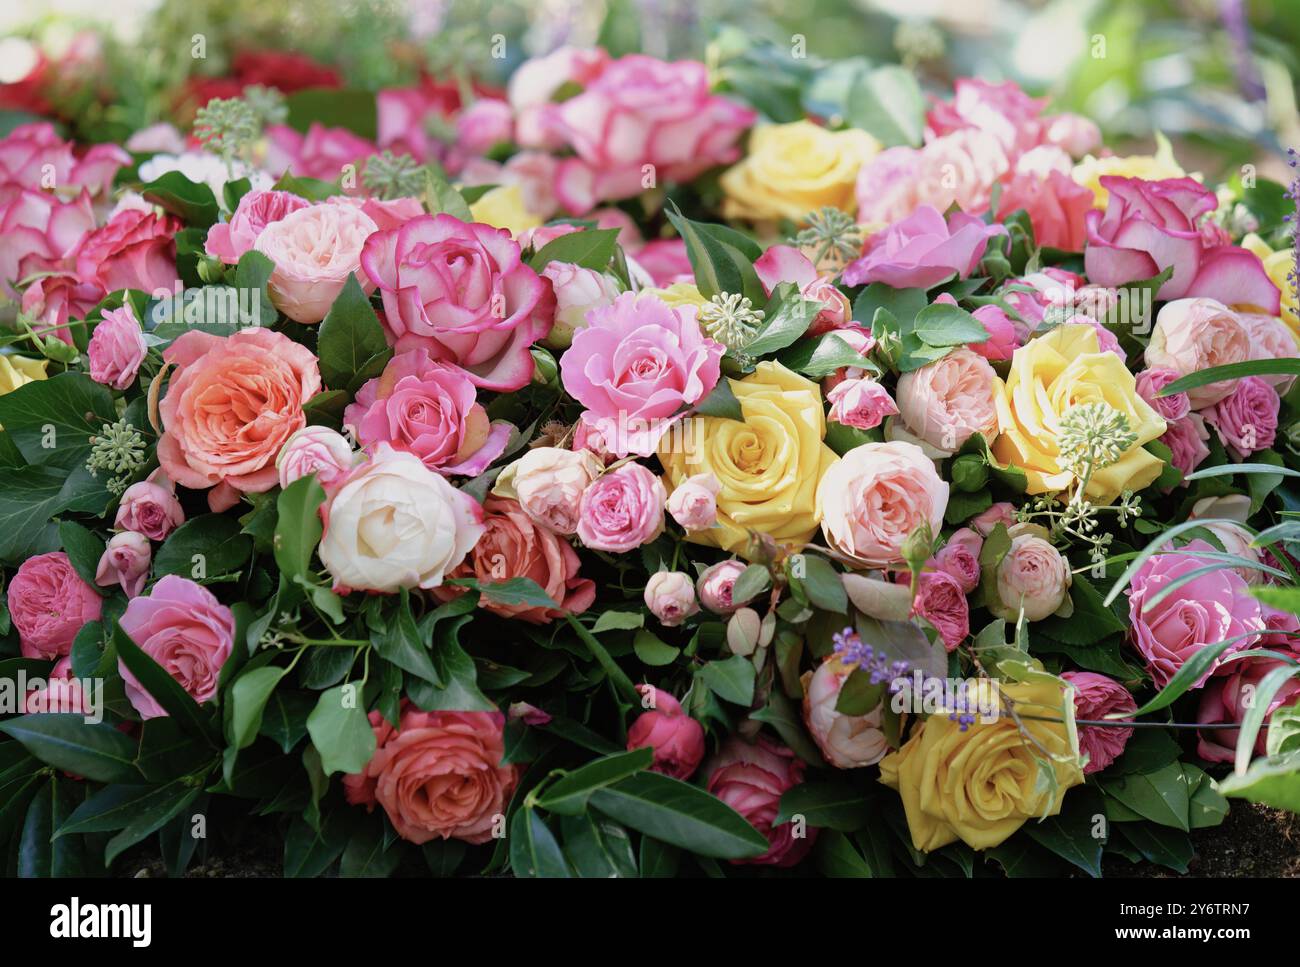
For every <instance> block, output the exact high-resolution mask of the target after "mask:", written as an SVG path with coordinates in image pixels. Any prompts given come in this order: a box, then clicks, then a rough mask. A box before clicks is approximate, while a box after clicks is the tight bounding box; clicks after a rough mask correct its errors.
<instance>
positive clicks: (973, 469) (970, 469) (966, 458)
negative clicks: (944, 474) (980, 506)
mask: <svg viewBox="0 0 1300 967" xmlns="http://www.w3.org/2000/svg"><path fill="white" fill-rule="evenodd" d="M952 482H953V486H955V487H956V488H957V489H958V490H962V491H965V492H966V493H968V494H973V493H975V492H976V491H978V490H983V489H984V485H985V484H987V483H988V482H989V468H988V465H987V464H986V463H985V462H984V458H983V457H981V456H980V455H979V454H977V453H965V454H962V455H961V456H960V457H958V458H957V459H956V460H954V461H953V462H952Z"/></svg>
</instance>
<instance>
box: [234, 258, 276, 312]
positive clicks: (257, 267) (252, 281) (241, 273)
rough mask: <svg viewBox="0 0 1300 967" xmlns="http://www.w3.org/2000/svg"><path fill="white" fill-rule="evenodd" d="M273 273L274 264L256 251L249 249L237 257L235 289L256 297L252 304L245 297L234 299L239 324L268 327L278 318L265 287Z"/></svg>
mask: <svg viewBox="0 0 1300 967" xmlns="http://www.w3.org/2000/svg"><path fill="white" fill-rule="evenodd" d="M274 272H275V263H274V262H273V261H271V259H269V258H268V257H267V256H265V255H263V254H262V253H261V252H259V251H257V250H256V249H249V250H248V251H247V252H245V253H244V254H243V255H241V256H240V257H239V262H238V263H237V264H236V265H235V288H236V289H237V290H240V291H241V292H251V293H254V294H255V295H256V297H257V301H256V302H252V303H250V300H249V299H248V298H247V297H246V296H243V297H239V298H236V299H235V304H236V305H237V306H238V310H239V317H240V318H239V322H240V324H242V325H244V326H270V325H272V324H273V323H274V322H275V320H276V318H277V317H278V316H279V313H278V312H277V310H276V308H275V303H274V302H272V301H271V294H270V291H269V290H268V289H267V287H266V286H267V283H268V282H270V280H271V276H272V274H274ZM245 307H251V308H252V312H251V313H250V312H248V311H246V309H245Z"/></svg>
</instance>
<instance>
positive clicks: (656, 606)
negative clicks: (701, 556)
mask: <svg viewBox="0 0 1300 967" xmlns="http://www.w3.org/2000/svg"><path fill="white" fill-rule="evenodd" d="M645 604H646V607H647V608H649V609H650V611H651V613H652V614H653V615H654V616H655V617H656V618H658V619H659V621H660V623H661V624H663V625H664V626H665V627H667V628H676V627H677V626H678V625H679V624H681V623H682V622H683V621H685V620H686V619H687V618H689V617H690V616H691V615H693V614H695V612H697V611H699V610H700V606H699V603H698V602H697V601H696V600H695V585H694V584H692V583H691V578H690V575H689V574H683V573H682V572H681V571H659V572H657V573H655V574H652V575H650V580H649V581H647V582H646V586H645Z"/></svg>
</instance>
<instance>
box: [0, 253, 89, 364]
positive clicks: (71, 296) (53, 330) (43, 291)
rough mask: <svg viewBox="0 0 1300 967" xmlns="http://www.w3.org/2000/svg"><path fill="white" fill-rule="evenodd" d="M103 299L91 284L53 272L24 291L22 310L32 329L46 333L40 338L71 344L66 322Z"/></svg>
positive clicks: (79, 317) (71, 276) (85, 311)
mask: <svg viewBox="0 0 1300 967" xmlns="http://www.w3.org/2000/svg"><path fill="white" fill-rule="evenodd" d="M0 239H3V236H0ZM0 245H3V242H2V241H0ZM103 296H104V292H103V290H102V289H100V288H99V287H98V286H97V285H95V284H94V283H93V282H81V281H79V280H78V279H77V277H76V276H75V275H74V274H72V273H71V272H55V273H53V274H52V275H43V276H40V277H38V278H36V279H35V280H33V282H32V284H31V285H29V286H28V287H27V288H26V289H25V290H24V291H23V301H22V309H23V314H24V315H26V316H27V317H28V318H29V319H31V320H32V326H33V328H34V329H37V330H42V329H45V330H49V331H48V332H44V333H42V335H44V336H47V337H48V336H53V337H54V338H56V339H59V340H62V341H63V342H65V343H67V344H68V345H72V333H71V331H70V330H69V329H68V320H69V319H73V318H76V319H84V318H85V317H86V314H87V313H88V312H90V310H91V309H93V308H95V306H97V305H98V304H99V300H100V299H101V298H103Z"/></svg>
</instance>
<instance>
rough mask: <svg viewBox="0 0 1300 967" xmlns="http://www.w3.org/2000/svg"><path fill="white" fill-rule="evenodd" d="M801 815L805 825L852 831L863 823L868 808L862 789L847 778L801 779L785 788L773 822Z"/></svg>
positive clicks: (864, 822) (780, 821) (866, 818)
mask: <svg viewBox="0 0 1300 967" xmlns="http://www.w3.org/2000/svg"><path fill="white" fill-rule="evenodd" d="M795 816H803V818H804V820H805V821H806V822H807V824H808V825H809V826H814V827H819V828H823V829H834V830H839V831H840V832H845V833H852V832H855V831H857V830H859V829H862V828H863V827H865V826H866V825H867V820H868V818H869V816H870V810H869V809H868V806H867V800H866V797H865V796H863V794H862V790H861V789H860V788H858V787H856V786H853V785H850V784H849V783H847V782H841V781H838V780H831V781H825V782H805V783H802V784H800V785H798V786H794V787H792V788H790V789H787V790H786V791H785V793H784V794H783V795H782V796H781V804H780V809H779V810H778V811H777V814H776V819H774V820H772V825H773V826H780V825H781V824H782V823H788V822H790V820H791V819H793V818H794V817H795Z"/></svg>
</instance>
